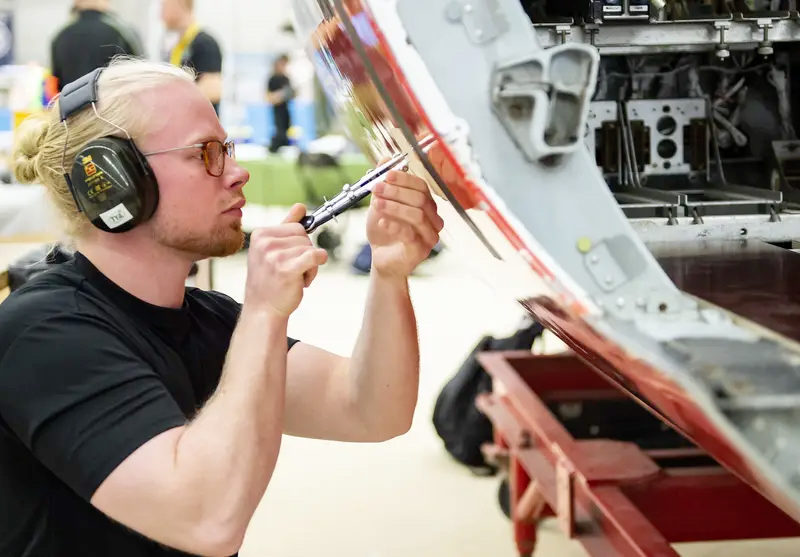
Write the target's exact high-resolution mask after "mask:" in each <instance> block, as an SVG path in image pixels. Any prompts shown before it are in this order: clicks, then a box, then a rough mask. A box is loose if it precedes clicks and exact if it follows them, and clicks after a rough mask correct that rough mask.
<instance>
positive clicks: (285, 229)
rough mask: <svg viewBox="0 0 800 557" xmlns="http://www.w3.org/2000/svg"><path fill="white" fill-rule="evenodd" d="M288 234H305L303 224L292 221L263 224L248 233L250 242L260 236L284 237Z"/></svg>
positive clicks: (288, 235)
mask: <svg viewBox="0 0 800 557" xmlns="http://www.w3.org/2000/svg"><path fill="white" fill-rule="evenodd" d="M290 236H307V234H306V230H305V228H303V225H301V224H299V223H297V222H293V223H288V224H279V225H277V226H265V227H264V228H257V229H255V230H254V231H253V233H252V234H251V235H250V242H251V243H252V242H253V241H254V240H258V239H261V238H286V237H290Z"/></svg>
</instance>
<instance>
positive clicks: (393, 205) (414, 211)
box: [376, 198, 439, 245]
mask: <svg viewBox="0 0 800 557" xmlns="http://www.w3.org/2000/svg"><path fill="white" fill-rule="evenodd" d="M376 208H377V210H378V212H379V218H380V216H386V217H389V219H390V220H391V219H394V220H398V221H400V222H403V223H405V224H409V225H411V226H412V227H413V228H414V231H415V232H416V233H417V234H418V235H419V236H420V238H422V240H423V241H425V242H426V243H430V245H434V244H435V243H436V242H437V241H438V240H439V235H438V234H437V232H436V231H435V229H434V227H433V225H432V224H431V222H430V221H429V220H428V216H427V214H426V213H425V211H424V210H423V209H420V208H418V207H409V206H408V205H403V204H401V203H398V202H396V201H392V200H390V199H381V198H378V201H377V203H376Z"/></svg>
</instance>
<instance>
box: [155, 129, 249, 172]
mask: <svg viewBox="0 0 800 557" xmlns="http://www.w3.org/2000/svg"><path fill="white" fill-rule="evenodd" d="M186 149H201V150H202V151H203V162H204V163H205V164H206V172H208V173H209V174H210V175H211V176H213V177H214V178H219V177H220V176H222V173H223V172H225V155H228V156H229V157H230V158H232V159H235V158H236V146H235V144H234V143H233V141H226V142H225V143H223V142H222V141H218V140H216V139H212V140H211V141H206V142H204V143H195V144H194V145H187V146H186V147H174V148H172V149H164V150H162V151H151V152H150V153H142V154H143V155H144V156H145V157H149V156H151V155H160V154H162V153H172V152H174V151H183V150H186Z"/></svg>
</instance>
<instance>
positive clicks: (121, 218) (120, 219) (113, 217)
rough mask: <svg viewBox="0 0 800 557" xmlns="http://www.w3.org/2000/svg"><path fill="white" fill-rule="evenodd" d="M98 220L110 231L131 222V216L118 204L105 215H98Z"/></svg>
mask: <svg viewBox="0 0 800 557" xmlns="http://www.w3.org/2000/svg"><path fill="white" fill-rule="evenodd" d="M100 218H101V219H102V220H103V222H104V223H106V226H107V227H109V228H110V229H112V230H113V229H114V228H117V227H120V226H122V225H123V224H125V223H126V222H128V221H131V220H133V215H132V214H131V212H130V211H128V208H127V207H125V205H124V204H122V203H120V204H119V205H117V206H116V207H114V208H112V209H109V210H108V211H106V212H105V213H100Z"/></svg>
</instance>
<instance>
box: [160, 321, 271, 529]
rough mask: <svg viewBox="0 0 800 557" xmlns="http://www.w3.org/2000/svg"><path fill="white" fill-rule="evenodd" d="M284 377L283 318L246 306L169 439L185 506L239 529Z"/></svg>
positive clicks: (264, 463)
mask: <svg viewBox="0 0 800 557" xmlns="http://www.w3.org/2000/svg"><path fill="white" fill-rule="evenodd" d="M265 333H266V338H265ZM285 380H286V320H285V319H282V320H281V319H275V318H273V317H271V316H270V315H269V314H268V313H266V312H261V311H259V310H250V309H248V308H247V307H245V308H244V309H243V311H242V314H241V317H240V319H239V324H238V326H237V328H236V331H235V333H234V335H233V338H232V339H231V347H230V350H229V351H228V359H227V361H226V363H225V368H224V371H223V375H222V379H221V381H220V384H219V387H218V388H217V391H216V393H215V394H214V396H213V397H212V398H211V399H210V400H209V402H208V403H207V404H206V405H205V407H204V408H203V409H202V410H201V411H200V413H199V415H198V416H197V418H196V419H195V420H194V421H193V422H192V423H191V424H190V425H189V426H188V427H187V428H186V429H185V430H184V432H183V435H182V436H181V438H180V439H179V441H178V443H177V446H176V453H175V473H176V476H178V477H180V478H181V480H180V481H181V483H182V485H183V488H184V489H185V490H186V494H187V495H188V497H189V498H190V500H189V503H190V504H189V505H187V507H189V508H191V509H192V511H191V512H195V513H198V516H200V517H207V516H213V517H215V518H214V520H215V521H217V522H221V523H223V524H226V525H229V526H230V527H231V529H232V530H234V531H237V530H238V531H239V534H241V535H243V533H244V528H246V525H247V523H248V522H249V520H250V518H251V516H252V513H253V512H254V511H255V508H256V506H257V505H258V503H259V501H260V499H261V497H262V496H263V493H264V490H265V488H266V486H267V483H268V482H269V480H270V477H271V475H272V472H273V470H274V468H275V462H276V460H277V456H278V450H279V448H280V441H281V435H282V430H283V411H284V391H285Z"/></svg>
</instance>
